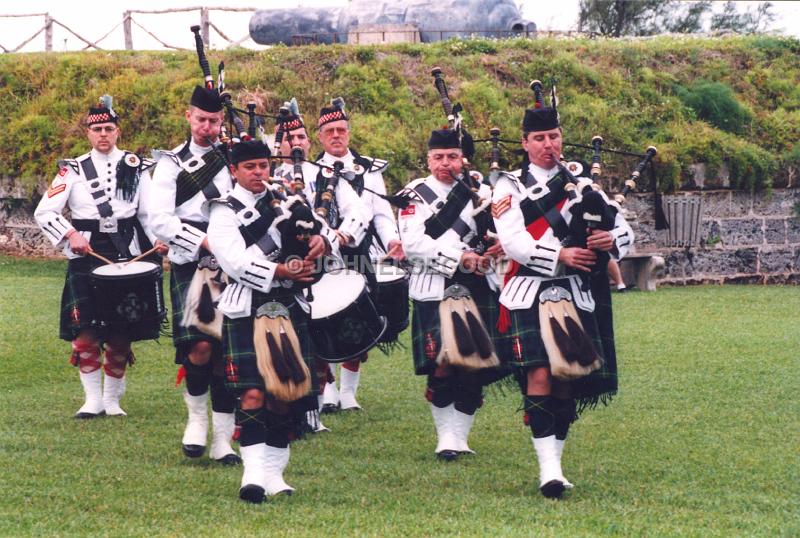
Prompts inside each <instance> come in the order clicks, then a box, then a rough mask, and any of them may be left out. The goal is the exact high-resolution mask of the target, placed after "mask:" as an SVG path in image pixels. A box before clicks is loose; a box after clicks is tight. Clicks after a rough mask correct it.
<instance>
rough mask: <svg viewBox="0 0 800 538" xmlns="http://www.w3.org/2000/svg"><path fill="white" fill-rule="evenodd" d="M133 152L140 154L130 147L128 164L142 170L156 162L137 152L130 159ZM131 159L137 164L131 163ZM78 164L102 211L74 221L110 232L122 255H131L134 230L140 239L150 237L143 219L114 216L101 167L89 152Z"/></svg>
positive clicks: (125, 158)
mask: <svg viewBox="0 0 800 538" xmlns="http://www.w3.org/2000/svg"><path fill="white" fill-rule="evenodd" d="M130 155H133V156H136V154H134V153H130V152H127V151H126V152H125V155H124V156H123V158H122V159H121V161H122V162H124V163H125V164H124V165H125V166H136V167H137V173H139V174H140V173H141V172H142V171H144V170H146V169H147V168H149V167H151V166H153V164H155V163H154V162H153V161H151V160H149V159H145V160H143V159H139V158H138V156H136V159H135V160H133V159H130V157H129V156H130ZM129 160H130V161H131V163H135V164H129V163H128V161H129ZM77 164H78V165H79V166H80V171H81V172H80V173H81V175H82V176H83V178H84V179H85V180H86V186H87V188H88V189H89V194H90V195H91V196H92V199H93V200H94V203H95V206H96V207H97V211H98V213H99V214H100V219H98V220H95V219H73V221H72V225H73V226H74V227H75V229H76V230H78V231H82V232H97V233H103V234H106V235H107V236H108V238H109V240H110V241H111V243H112V244H113V245H114V248H115V249H116V250H117V252H118V253H119V255H120V256H122V257H125V258H127V257H130V251H129V249H128V246H129V245H130V243H131V241H132V240H133V233H134V230H135V231H136V232H137V235H138V237H139V238H140V240H142V239H144V240H145V241H146V238H147V235H146V234H145V233H144V229H143V228H142V225H141V223H140V222H139V219H138V218H137V217H136V216H133V217H128V218H125V219H117V218H115V217H114V209H113V208H112V207H111V196H110V195H108V194H106V191H105V187H104V185H103V184H102V182H101V181H100V180H99V179H98V177H99V176H98V174H97V169H96V168H95V166H94V162H92V157H91V155H87V156H86V158H84V159H82V160H80V161H77ZM120 173H121V170H120V169H119V168H118V169H117V177H119V175H120ZM143 250H145V249H143Z"/></svg>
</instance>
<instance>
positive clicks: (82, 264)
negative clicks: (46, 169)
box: [34, 96, 160, 419]
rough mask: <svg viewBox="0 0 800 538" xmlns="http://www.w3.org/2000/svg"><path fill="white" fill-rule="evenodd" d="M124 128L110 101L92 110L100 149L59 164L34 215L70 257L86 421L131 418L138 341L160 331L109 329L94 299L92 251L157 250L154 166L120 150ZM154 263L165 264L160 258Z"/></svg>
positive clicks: (69, 312)
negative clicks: (149, 192)
mask: <svg viewBox="0 0 800 538" xmlns="http://www.w3.org/2000/svg"><path fill="white" fill-rule="evenodd" d="M118 123H119V116H118V115H117V113H116V112H115V111H114V109H113V108H112V105H111V97H109V96H104V97H103V99H102V100H101V103H100V105H99V106H97V107H92V108H90V109H89V113H88V115H87V117H86V137H87V138H88V140H89V143H90V144H91V146H92V150H91V151H90V152H89V153H86V154H84V155H81V156H80V157H78V158H77V159H71V160H67V161H61V162H59V166H60V169H59V172H58V175H57V176H56V178H55V179H54V180H53V183H52V184H51V185H50V188H49V189H48V191H47V193H46V194H45V196H44V197H42V199H41V201H40V202H39V205H38V206H37V207H36V211H35V212H34V217H35V219H36V222H37V224H38V225H39V227H40V228H41V229H42V231H43V232H44V235H45V236H46V237H47V238H48V239H49V240H50V241H51V242H52V243H53V245H55V246H56V247H63V252H64V254H65V255H66V256H67V258H69V263H68V266H67V277H66V282H65V283H64V291H63V294H62V296H61V326H60V337H61V339H62V340H66V341H68V342H71V343H72V358H71V361H70V362H71V363H72V364H73V365H74V366H77V367H78V368H79V370H80V379H81V384H82V385H83V390H84V393H85V397H86V401H85V402H84V404H83V406H82V407H81V408H80V409H79V410H78V412H77V413H76V415H75V417H76V418H82V419H86V418H94V417H97V416H99V415H114V416H124V415H125V411H123V410H122V408H121V407H120V406H119V400H120V397H121V396H122V395H123V393H124V392H125V369H126V367H127V365H128V364H132V363H133V352H132V351H131V341H136V340H145V339H153V338H158V330H157V329H158V328H156V330H155V332H151V333H149V334H131V333H130V332H128V331H126V330H125V328H124V327H114V328H112V329H111V330H103V329H102V328H100V327H99V326H98V320H97V319H96V316H95V315H96V312H95V308H96V305H95V304H94V302H93V300H92V294H91V284H90V280H89V277H90V274H91V272H92V270H93V269H95V268H96V267H98V266H100V265H102V262H101V261H99V260H97V259H95V258H91V257H88V256H87V255H88V254H89V253H92V252H94V253H96V254H99V255H101V256H104V257H105V258H108V259H110V260H112V261H118V260H127V259H131V258H132V257H133V256H135V255H137V254H140V253H142V252H144V251H146V250H149V249H150V246H151V239H154V238H153V237H148V235H147V234H146V230H145V229H144V228H143V226H142V223H143V221H144V220H145V215H144V214H143V207H142V206H141V205H140V203H139V202H140V199H141V198H142V197H143V196H144V194H145V191H146V189H147V187H148V184H149V174H150V172H149V169H150V167H151V166H152V165H153V162H152V161H150V160H149V159H142V158H140V157H139V156H137V155H136V154H135V153H131V152H128V151H123V150H121V149H119V148H118V147H117V138H118V137H119V135H120V128H119V124H118ZM65 207H67V208H69V210H70V211H71V219H70V220H68V219H67V218H65V217H64V216H63V215H62V214H61V213H62V211H63V210H64V208H65ZM153 261H156V262H157V263H159V264H160V257H159V256H156V257H155V258H154V260H153ZM101 347H102V348H104V350H105V363H104V364H102V363H103V360H102V358H101V353H102V350H101ZM101 365H102V366H103V373H104V374H105V376H104V377H105V382H103V378H102V377H101V373H100V367H101Z"/></svg>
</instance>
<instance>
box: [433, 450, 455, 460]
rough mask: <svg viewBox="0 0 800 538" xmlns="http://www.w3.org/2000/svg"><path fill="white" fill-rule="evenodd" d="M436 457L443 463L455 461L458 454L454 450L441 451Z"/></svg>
mask: <svg viewBox="0 0 800 538" xmlns="http://www.w3.org/2000/svg"><path fill="white" fill-rule="evenodd" d="M436 457H437V458H439V459H440V460H444V461H455V460H456V458H458V452H456V451H455V450H442V451H441V452H439V453H437V454H436Z"/></svg>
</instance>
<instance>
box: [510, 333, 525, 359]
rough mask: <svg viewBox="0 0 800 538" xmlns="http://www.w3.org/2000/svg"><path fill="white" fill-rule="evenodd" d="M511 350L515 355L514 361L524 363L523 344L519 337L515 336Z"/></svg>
mask: <svg viewBox="0 0 800 538" xmlns="http://www.w3.org/2000/svg"><path fill="white" fill-rule="evenodd" d="M511 350H512V352H513V353H514V359H516V361H517V362H522V342H521V341H520V339H519V336H515V337H514V338H512V339H511Z"/></svg>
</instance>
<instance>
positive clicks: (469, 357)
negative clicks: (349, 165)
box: [399, 129, 502, 461]
mask: <svg viewBox="0 0 800 538" xmlns="http://www.w3.org/2000/svg"><path fill="white" fill-rule="evenodd" d="M428 148H429V149H428V168H429V169H430V171H431V175H429V176H428V177H425V178H421V179H416V180H414V181H412V182H411V183H410V184H408V185H407V186H406V188H405V192H406V193H409V194H411V195H413V196H414V197H415V200H416V201H415V202H414V203H412V204H411V205H409V206H408V207H406V208H405V209H402V210H401V211H400V217H399V220H400V235H401V237H402V240H403V250H404V251H405V253H406V255H407V256H408V260H409V262H410V263H411V264H412V265H413V267H414V269H413V271H412V274H411V280H410V283H409V295H410V297H411V298H412V299H413V319H412V327H413V334H412V338H413V345H412V348H413V358H414V370H415V373H416V374H417V375H427V376H428V385H427V394H426V397H427V399H428V400H429V401H430V404H431V413H432V415H433V420H434V424H435V426H436V433H437V437H438V442H437V445H436V450H435V453H436V455H437V456H438V457H439V458H441V459H444V460H448V461H449V460H454V459H456V457H458V456H459V454H464V453H474V452H473V451H472V450H471V449H470V448H469V445H468V444H467V437H468V436H469V432H470V429H471V428H472V424H473V421H474V420H475V413H476V411H477V409H478V408H479V407H480V406H481V403H482V385H483V383H484V382H485V381H489V380H490V379H489V378H488V377H486V376H484V375H483V374H485V373H487V372H488V371H491V370H493V371H496V367H497V366H499V360H498V358H497V355H496V352H495V350H494V345H493V342H492V340H493V334H494V326H495V322H496V321H497V294H496V292H495V291H493V290H492V289H491V288H490V283H489V282H488V281H487V278H486V277H485V272H486V270H487V269H488V266H489V261H490V259H491V258H492V257H497V256H500V255H502V248H501V247H500V245H499V244H495V245H493V246H492V247H491V248H490V249H489V250H488V251H487V252H486V254H484V255H480V254H478V253H476V252H474V251H473V250H471V248H470V246H469V243H470V241H471V240H472V239H473V238H475V237H476V235H477V234H478V233H479V232H478V227H477V224H476V221H475V218H474V211H475V207H474V205H473V203H472V194H471V191H470V187H469V186H467V184H466V183H464V182H463V180H461V179H457V176H459V175H461V174H462V166H463V154H462V152H461V143H460V140H459V137H458V134H457V132H456V131H453V130H449V129H444V130H439V131H433V132H432V133H431V137H430V140H429V141H428ZM477 196H478V197H481V198H483V199H485V200H486V201H487V203H488V200H489V199H490V198H491V189H490V187H489V186H488V185H481V187H480V189H479V191H478V192H477ZM485 208H486V207H485V206H484V208H483V209H485ZM464 304H466V305H469V306H467V307H464V306H463V305H464ZM475 305H477V309H476V308H475ZM481 319H482V320H485V321H486V325H483V323H481V322H480V320H481ZM487 327H488V331H487Z"/></svg>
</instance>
